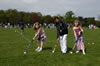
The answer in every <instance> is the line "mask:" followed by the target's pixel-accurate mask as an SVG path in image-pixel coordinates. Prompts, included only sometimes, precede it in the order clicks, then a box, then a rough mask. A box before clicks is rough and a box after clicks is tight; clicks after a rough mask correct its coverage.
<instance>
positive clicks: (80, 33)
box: [79, 26, 83, 35]
mask: <svg viewBox="0 0 100 66" xmlns="http://www.w3.org/2000/svg"><path fill="white" fill-rule="evenodd" d="M79 28H80V30H81V31H80V32H79V35H81V34H82V33H83V28H82V27H81V26H80V27H79Z"/></svg>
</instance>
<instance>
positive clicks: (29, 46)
mask: <svg viewBox="0 0 100 66" xmlns="http://www.w3.org/2000/svg"><path fill="white" fill-rule="evenodd" d="M32 42H33V40H32V41H31V43H30V44H29V45H28V46H27V47H26V49H25V51H24V54H26V53H27V51H28V49H29V47H30V46H31V44H32Z"/></svg>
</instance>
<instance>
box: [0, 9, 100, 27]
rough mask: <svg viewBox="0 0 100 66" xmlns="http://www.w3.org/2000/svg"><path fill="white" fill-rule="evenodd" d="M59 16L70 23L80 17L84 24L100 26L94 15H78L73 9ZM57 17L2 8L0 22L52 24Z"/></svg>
mask: <svg viewBox="0 0 100 66" xmlns="http://www.w3.org/2000/svg"><path fill="white" fill-rule="evenodd" d="M57 16H58V17H59V18H60V19H62V20H64V21H65V22H67V23H68V24H73V22H74V20H75V19H78V20H80V23H81V24H82V25H83V26H88V25H90V24H94V25H96V26H97V27H100V21H96V20H95V18H94V17H88V18H83V17H82V16H79V17H76V16H75V14H74V12H73V11H68V12H66V13H65V15H64V16H61V15H57ZM55 17H56V16H51V15H42V14H41V13H40V12H24V11H18V10H16V9H8V10H0V23H2V24H7V23H11V24H20V23H24V24H28V23H29V24H33V23H35V22H39V23H41V24H43V23H46V24H50V23H55Z"/></svg>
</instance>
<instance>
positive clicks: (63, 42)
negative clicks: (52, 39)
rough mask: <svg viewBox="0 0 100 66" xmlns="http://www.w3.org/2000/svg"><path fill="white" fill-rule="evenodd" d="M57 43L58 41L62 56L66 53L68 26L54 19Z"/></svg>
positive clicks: (57, 18)
mask: <svg viewBox="0 0 100 66" xmlns="http://www.w3.org/2000/svg"><path fill="white" fill-rule="evenodd" d="M55 25H56V29H57V41H60V47H61V51H62V53H63V54H65V53H66V52H67V35H68V25H67V24H66V23H65V22H64V21H62V20H60V19H59V17H56V24H55Z"/></svg>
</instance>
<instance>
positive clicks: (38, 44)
mask: <svg viewBox="0 0 100 66" xmlns="http://www.w3.org/2000/svg"><path fill="white" fill-rule="evenodd" d="M37 46H38V47H37V48H36V49H35V50H36V51H38V50H39V49H40V41H39V40H37Z"/></svg>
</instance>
